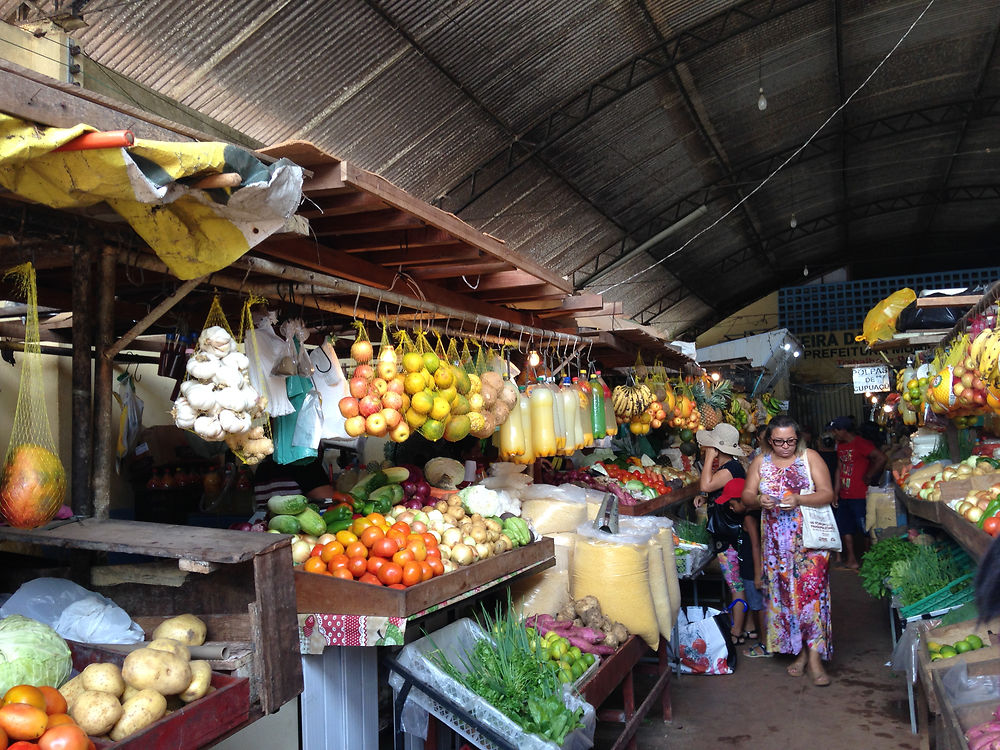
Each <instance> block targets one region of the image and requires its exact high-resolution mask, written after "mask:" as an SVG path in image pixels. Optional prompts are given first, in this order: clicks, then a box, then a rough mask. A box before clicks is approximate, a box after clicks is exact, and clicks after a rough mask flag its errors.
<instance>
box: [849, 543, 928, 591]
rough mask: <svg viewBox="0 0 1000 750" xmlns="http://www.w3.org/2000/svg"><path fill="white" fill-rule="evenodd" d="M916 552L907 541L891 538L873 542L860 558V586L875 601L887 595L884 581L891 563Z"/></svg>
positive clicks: (905, 558)
mask: <svg viewBox="0 0 1000 750" xmlns="http://www.w3.org/2000/svg"><path fill="white" fill-rule="evenodd" d="M916 551H917V547H916V545H914V544H911V543H910V541H909V540H907V539H899V538H895V537H894V538H891V539H882V540H880V541H878V542H875V544H873V545H872V546H871V548H870V549H869V550H868V551H867V552H866V553H865V554H864V556H863V557H862V558H861V569H860V570H859V571H858V572H859V573H860V574H861V586H862V587H863V588H864V590H865V591H867V592H868V593H869V594H871V595H872V596H874V597H875V598H876V599H881V598H882V597H884V596H886V595H888V593H889V591H888V590H887V589H886V587H885V579H886V577H887V576H888V575H889V570H890V569H891V568H892V565H893V563H895V562H896V561H898V560H907V559H909V558H910V557H912V556H913V555H914V554H915V553H916Z"/></svg>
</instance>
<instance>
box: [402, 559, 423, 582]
mask: <svg viewBox="0 0 1000 750" xmlns="http://www.w3.org/2000/svg"><path fill="white" fill-rule="evenodd" d="M422 577H423V571H421V569H420V563H418V562H414V561H412V560H411V561H410V562H408V563H404V564H403V585H404V586H412V585H414V584H415V583H420V580H421V578H422Z"/></svg>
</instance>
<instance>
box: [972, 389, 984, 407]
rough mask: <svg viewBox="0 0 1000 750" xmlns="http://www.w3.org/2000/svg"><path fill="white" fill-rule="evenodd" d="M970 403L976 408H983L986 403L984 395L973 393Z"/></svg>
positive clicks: (979, 392)
mask: <svg viewBox="0 0 1000 750" xmlns="http://www.w3.org/2000/svg"><path fill="white" fill-rule="evenodd" d="M972 402H973V403H974V404H976V405H978V406H983V405H984V404H985V403H986V394H985V393H983V392H982V391H973V392H972Z"/></svg>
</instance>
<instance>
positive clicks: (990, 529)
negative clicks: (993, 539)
mask: <svg viewBox="0 0 1000 750" xmlns="http://www.w3.org/2000/svg"><path fill="white" fill-rule="evenodd" d="M983 531H985V532H986V533H987V534H989V535H990V536H996V535H997V534H998V533H1000V516H990V517H989V518H987V519H986V520H985V521H983Z"/></svg>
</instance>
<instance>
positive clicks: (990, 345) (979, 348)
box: [969, 328, 1000, 385]
mask: <svg viewBox="0 0 1000 750" xmlns="http://www.w3.org/2000/svg"><path fill="white" fill-rule="evenodd" d="M969 359H970V360H971V361H972V362H974V363H975V366H976V369H977V370H978V371H979V377H981V378H982V379H983V380H984V381H986V382H987V383H989V384H991V385H997V384H1000V361H998V360H1000V331H996V330H994V329H992V328H984V329H983V331H982V333H980V334H979V335H978V336H976V339H975V341H973V342H972V343H971V344H970V345H969Z"/></svg>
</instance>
